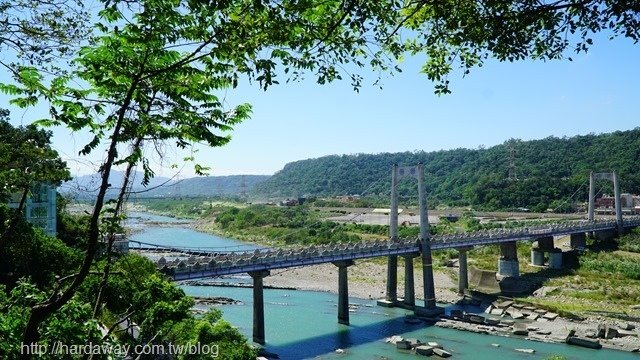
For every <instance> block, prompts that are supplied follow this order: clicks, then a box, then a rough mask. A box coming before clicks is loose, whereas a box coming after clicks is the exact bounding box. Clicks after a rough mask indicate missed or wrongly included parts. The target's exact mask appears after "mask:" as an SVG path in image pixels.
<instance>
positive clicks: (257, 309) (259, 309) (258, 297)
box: [249, 271, 270, 345]
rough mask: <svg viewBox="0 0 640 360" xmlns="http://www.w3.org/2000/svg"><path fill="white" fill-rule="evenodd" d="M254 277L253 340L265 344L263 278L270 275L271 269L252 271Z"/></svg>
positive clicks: (251, 274)
mask: <svg viewBox="0 0 640 360" xmlns="http://www.w3.org/2000/svg"><path fill="white" fill-rule="evenodd" d="M249 275H250V276H251V277H252V278H253V342H255V343H258V344H261V345H264V343H265V336H264V290H263V287H262V279H263V278H264V277H265V276H269V275H270V272H269V271H252V272H250V273H249Z"/></svg>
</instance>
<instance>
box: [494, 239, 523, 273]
mask: <svg viewBox="0 0 640 360" xmlns="http://www.w3.org/2000/svg"><path fill="white" fill-rule="evenodd" d="M497 275H498V277H500V278H505V277H519V276H520V268H519V263H518V250H517V247H516V242H515V241H510V242H504V243H501V244H500V259H498V273H497Z"/></svg>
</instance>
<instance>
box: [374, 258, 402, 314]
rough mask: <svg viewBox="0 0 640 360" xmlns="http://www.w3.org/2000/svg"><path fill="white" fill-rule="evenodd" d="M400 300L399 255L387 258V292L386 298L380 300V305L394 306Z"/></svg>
mask: <svg viewBox="0 0 640 360" xmlns="http://www.w3.org/2000/svg"><path fill="white" fill-rule="evenodd" d="M397 302H398V256H397V255H391V256H389V257H388V258H387V293H386V295H385V298H384V300H378V305H380V306H385V307H393V306H395V304H396V303H397Z"/></svg>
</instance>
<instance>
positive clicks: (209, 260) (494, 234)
mask: <svg viewBox="0 0 640 360" xmlns="http://www.w3.org/2000/svg"><path fill="white" fill-rule="evenodd" d="M626 224H627V225H628V226H639V225H640V216H635V217H628V218H626ZM616 225H617V224H616V221H615V220H595V221H586V220H583V221H577V222H566V223H551V224H545V225H541V226H533V227H525V228H510V229H494V230H484V231H477V232H469V233H456V234H447V235H438V236H434V237H432V239H431V240H432V244H434V248H455V247H463V246H473V245H474V244H478V245H480V244H487V243H499V242H503V241H517V240H526V239H529V240H535V239H536V238H540V237H545V236H553V235H559V234H570V233H576V232H589V231H599V230H603V229H615V228H616ZM417 250H418V244H417V240H416V239H415V238H413V239H411V238H410V239H398V240H394V241H391V240H374V241H361V242H358V243H330V244H317V245H310V246H305V247H303V246H294V247H288V248H281V249H272V248H260V249H255V250H252V251H232V252H226V253H225V252H212V253H209V256H206V257H203V256H200V257H196V256H191V257H190V258H188V259H186V260H184V259H183V260H179V259H178V260H174V261H167V260H166V259H164V258H161V259H160V261H158V263H157V264H158V267H160V268H162V269H163V271H165V272H172V273H184V272H198V271H206V270H209V271H215V270H220V269H228V268H244V267H247V266H249V265H273V266H275V265H276V264H282V263H292V262H296V263H304V262H305V261H309V262H313V263H321V262H323V260H326V261H324V262H330V261H333V260H337V259H345V258H364V257H368V255H371V256H370V257H373V256H381V255H383V254H385V253H392V252H395V253H409V252H413V251H417Z"/></svg>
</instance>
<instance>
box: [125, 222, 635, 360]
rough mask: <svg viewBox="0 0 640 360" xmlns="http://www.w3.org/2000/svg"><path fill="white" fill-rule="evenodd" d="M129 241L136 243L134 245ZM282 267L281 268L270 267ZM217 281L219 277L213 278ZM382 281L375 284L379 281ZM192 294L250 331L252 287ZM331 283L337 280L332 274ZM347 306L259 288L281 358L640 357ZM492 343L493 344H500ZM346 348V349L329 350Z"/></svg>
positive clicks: (177, 229)
mask: <svg viewBox="0 0 640 360" xmlns="http://www.w3.org/2000/svg"><path fill="white" fill-rule="evenodd" d="M130 217H131V218H132V219H131V220H130V221H129V224H130V226H131V227H137V228H140V231H138V232H136V233H135V234H134V235H132V237H131V240H136V241H142V242H147V243H155V244H159V245H174V246H193V247H228V248H245V249H246V248H251V247H252V246H251V245H248V244H245V243H242V242H240V241H236V240H232V239H225V238H221V237H218V236H214V235H209V234H204V233H200V232H197V231H194V230H191V229H188V228H186V227H183V226H180V225H177V226H175V225H174V226H171V227H167V226H159V225H157V224H149V225H145V221H143V220H151V221H154V222H174V223H175V222H176V220H175V219H172V218H169V217H163V216H157V215H150V214H146V213H132V214H130ZM133 247H135V245H133ZM275 271H276V272H279V271H286V270H275ZM218 280H219V279H218ZM224 281H226V282H246V283H249V282H250V278H249V277H248V276H235V277H232V278H228V279H224ZM381 286H382V285H381ZM181 287H182V289H183V290H184V291H185V292H186V293H187V294H188V295H193V296H224V297H230V298H233V299H236V300H240V301H241V302H242V303H241V304H239V305H225V306H222V307H220V309H221V310H222V311H223V313H224V318H225V319H226V320H227V321H229V322H230V323H231V324H233V325H234V326H236V327H238V328H239V330H240V331H241V332H242V333H243V334H245V335H246V336H247V337H248V338H249V339H250V338H251V332H252V321H253V320H252V319H253V313H252V290H251V289H250V288H237V287H216V286H184V285H183V286H181ZM336 287H337V279H336ZM349 302H350V303H351V304H353V306H352V308H353V309H354V311H353V312H351V313H350V322H351V324H350V325H349V326H345V325H340V324H338V322H337V295H335V294H332V293H324V292H315V291H299V290H276V289H265V293H264V305H265V331H266V339H267V343H266V345H265V348H266V350H268V351H269V352H273V353H276V354H278V355H279V356H280V358H281V359H308V358H310V359H350V360H351V359H353V360H356V359H416V358H419V357H417V356H416V355H414V354H410V353H403V352H401V351H398V350H396V349H395V346H392V345H390V344H388V343H385V342H384V339H385V338H387V337H390V336H392V335H401V336H403V337H405V338H416V339H419V340H421V341H436V342H438V343H440V344H442V345H443V346H444V348H445V349H447V350H448V351H450V352H451V353H452V354H453V357H452V358H453V359H474V360H475V359H477V360H485V359H486V360H489V359H490V360H501V359H544V358H546V357H548V356H550V355H554V354H558V355H563V356H565V357H566V358H568V359H576V360H578V359H606V360H618V359H620V360H623V359H636V360H637V359H640V356H638V355H636V354H632V353H628V352H622V351H614V350H591V349H585V348H579V347H573V346H568V345H565V344H547V343H542V342H535V341H529V340H524V339H523V338H518V337H500V336H491V335H481V334H475V333H470V332H464V331H458V330H451V329H443V328H439V327H436V326H430V325H427V324H424V323H421V324H417V325H412V324H407V323H405V322H404V317H405V315H407V314H410V313H411V312H409V311H407V310H403V309H388V308H382V307H378V306H376V305H375V301H372V300H362V299H355V298H352V299H350V300H349ZM493 344H499V347H496V346H494V345H493ZM516 348H527V349H534V350H535V351H536V352H535V354H525V353H521V352H517V351H515V349H516ZM336 349H345V353H343V354H339V353H336V352H335V350H336Z"/></svg>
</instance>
